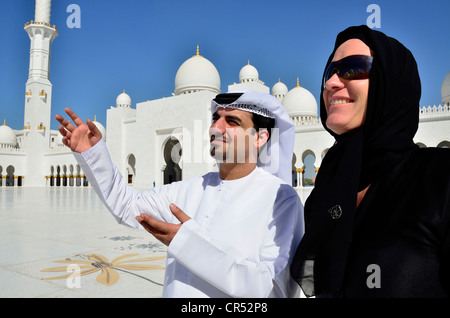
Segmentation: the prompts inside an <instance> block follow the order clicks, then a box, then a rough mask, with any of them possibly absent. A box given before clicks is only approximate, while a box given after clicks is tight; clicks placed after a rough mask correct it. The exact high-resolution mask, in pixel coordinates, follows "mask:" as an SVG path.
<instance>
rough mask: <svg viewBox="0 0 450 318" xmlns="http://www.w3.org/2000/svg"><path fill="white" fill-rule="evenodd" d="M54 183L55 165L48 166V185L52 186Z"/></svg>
mask: <svg viewBox="0 0 450 318" xmlns="http://www.w3.org/2000/svg"><path fill="white" fill-rule="evenodd" d="M54 185H55V167H53V166H50V186H51V187H53V186H54Z"/></svg>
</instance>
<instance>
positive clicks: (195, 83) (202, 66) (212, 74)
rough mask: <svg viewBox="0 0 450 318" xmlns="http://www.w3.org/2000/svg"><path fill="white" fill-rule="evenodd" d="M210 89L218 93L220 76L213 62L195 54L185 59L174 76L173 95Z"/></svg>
mask: <svg viewBox="0 0 450 318" xmlns="http://www.w3.org/2000/svg"><path fill="white" fill-rule="evenodd" d="M199 90H210V91H213V92H214V93H216V94H219V93H220V76H219V72H218V71H217V69H216V67H215V66H214V64H212V63H211V62H210V61H209V60H207V59H206V58H204V57H203V56H201V55H200V54H199V52H198V47H197V54H196V55H194V56H193V57H191V58H190V59H188V60H187V61H185V62H184V63H183V64H182V65H181V66H180V68H179V69H178V71H177V74H176V76H175V95H180V94H187V93H193V92H196V91H199Z"/></svg>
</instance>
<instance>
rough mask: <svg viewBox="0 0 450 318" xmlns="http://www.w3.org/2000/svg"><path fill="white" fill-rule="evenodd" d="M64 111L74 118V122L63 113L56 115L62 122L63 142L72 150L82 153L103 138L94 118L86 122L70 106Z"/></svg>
mask: <svg viewBox="0 0 450 318" xmlns="http://www.w3.org/2000/svg"><path fill="white" fill-rule="evenodd" d="M64 111H65V112H66V113H67V115H69V117H70V118H71V119H72V121H73V123H74V124H75V125H73V124H71V123H70V122H69V121H68V120H66V119H64V117H62V116H61V115H59V114H58V115H56V116H55V119H56V120H57V121H58V122H59V123H60V124H61V126H59V132H60V133H61V135H62V136H63V139H62V142H63V144H64V145H66V146H67V147H69V148H70V149H71V150H72V151H74V152H78V153H82V152H85V151H86V150H88V149H90V148H91V147H93V146H94V145H95V144H96V143H97V142H99V141H100V139H102V133H101V132H100V130H98V128H97V126H95V124H94V123H93V122H92V120H90V119H88V120H86V124H85V123H84V122H83V120H81V119H80V117H78V116H77V115H76V114H75V113H74V112H73V111H72V110H71V109H70V108H64Z"/></svg>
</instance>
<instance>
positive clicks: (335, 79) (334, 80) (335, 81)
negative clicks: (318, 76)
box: [325, 73, 345, 91]
mask: <svg viewBox="0 0 450 318" xmlns="http://www.w3.org/2000/svg"><path fill="white" fill-rule="evenodd" d="M344 86H345V85H344V83H343V82H342V81H341V79H340V78H339V76H338V74H337V73H334V74H333V75H332V76H331V77H330V78H329V79H328V80H327V81H326V82H325V89H326V90H329V91H331V90H333V89H339V88H342V87H344Z"/></svg>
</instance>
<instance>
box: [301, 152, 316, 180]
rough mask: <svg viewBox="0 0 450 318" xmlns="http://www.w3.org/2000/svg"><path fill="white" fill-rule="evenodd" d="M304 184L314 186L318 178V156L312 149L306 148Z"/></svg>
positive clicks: (304, 155)
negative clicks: (315, 164) (316, 164)
mask: <svg viewBox="0 0 450 318" xmlns="http://www.w3.org/2000/svg"><path fill="white" fill-rule="evenodd" d="M302 161H303V183H302V184H303V186H305V187H307V186H314V182H315V180H316V167H315V166H314V163H315V162H316V156H315V154H314V152H312V151H311V150H306V151H305V152H304V153H303V159H302Z"/></svg>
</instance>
